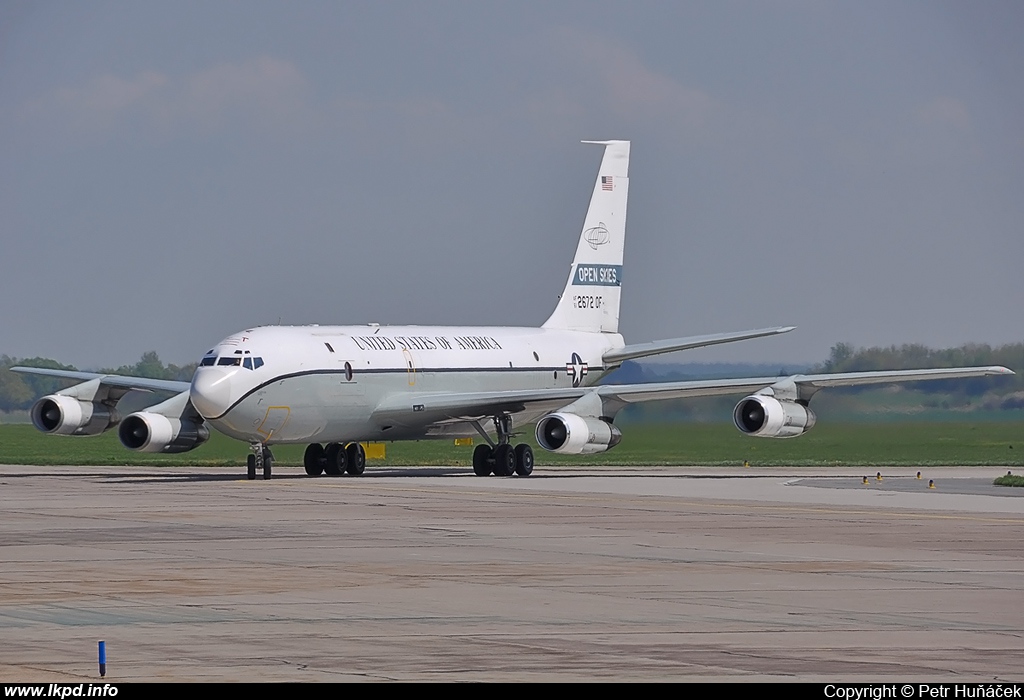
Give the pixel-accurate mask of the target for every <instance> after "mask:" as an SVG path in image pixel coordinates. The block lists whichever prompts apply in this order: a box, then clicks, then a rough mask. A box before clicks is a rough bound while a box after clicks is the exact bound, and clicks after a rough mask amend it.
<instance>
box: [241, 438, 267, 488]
mask: <svg viewBox="0 0 1024 700" xmlns="http://www.w3.org/2000/svg"><path fill="white" fill-rule="evenodd" d="M249 447H250V448H251V449H252V454H251V455H249V456H248V457H247V459H246V460H245V463H246V466H247V467H248V470H247V473H246V476H247V477H248V478H249V481H252V480H253V479H255V478H256V472H263V478H264V479H269V478H270V471H271V469H272V468H273V466H274V454H273V453H272V452H271V451H270V448H269V447H267V446H266V445H264V444H263V443H261V442H254V443H252V444H251V445H250V446H249Z"/></svg>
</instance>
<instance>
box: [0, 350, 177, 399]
mask: <svg viewBox="0 0 1024 700" xmlns="http://www.w3.org/2000/svg"><path fill="white" fill-rule="evenodd" d="M18 366H21V367H45V368H47V369H67V370H73V371H77V368H76V367H75V366H74V365H63V364H61V363H59V362H57V361H56V360H51V359H48V358H45V357H28V358H21V359H19V358H16V357H9V356H8V355H0V411H6V412H10V411H23V410H27V409H28V408H30V407H31V406H32V404H33V403H34V402H35V400H36V399H38V398H39V397H40V396H45V395H46V394H52V393H53V392H55V391H58V390H60V389H62V388H64V387H66V386H70V385H71V384H74V382H73V381H70V380H67V379H54V378H52V377H40V376H36V375H33V374H19V373H16V372H11V371H10V370H9V368H10V367H18ZM196 366H197V363H195V362H192V363H190V364H187V365H182V366H180V367H179V366H178V365H175V364H169V365H165V364H164V363H163V362H162V361H161V360H160V357H159V355H157V354H156V352H153V351H150V352H146V353H143V355H142V357H141V358H139V361H138V362H136V363H135V364H133V365H121V366H120V367H116V368H103V369H98V370H95V371H96V372H99V373H102V374H123V375H127V376H132V377H147V378H149V379H173V380H177V381H182V382H187V381H190V380H191V379H192V375H193V373H195V371H196ZM90 371H93V370H90Z"/></svg>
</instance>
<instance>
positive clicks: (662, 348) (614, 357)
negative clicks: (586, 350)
mask: <svg viewBox="0 0 1024 700" xmlns="http://www.w3.org/2000/svg"><path fill="white" fill-rule="evenodd" d="M794 328H796V326H779V327H777V328H759V329H757V330H754V331H739V332H737V333H714V334H712V335H692V336H690V337H688V338H669V339H668V340H655V341H653V342H650V343H638V344H636V345H627V346H626V347H624V348H620V349H618V350H609V351H608V352H606V353H605V354H604V358H603V359H604V363H605V366H609V365H611V366H614V365H618V364H621V363H622V362H624V361H625V360H635V359H636V358H638V357H649V356H651V355H661V354H662V353H666V352H675V351H677V350H690V349H693V348H703V347H707V346H708V345H721V344H722V343H735V342H736V341H738V340H750V339H751V338H763V337H765V336H768V335H778V334H780V333H789V332H790V331H791V330H793V329H794Z"/></svg>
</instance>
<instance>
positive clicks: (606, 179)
mask: <svg viewBox="0 0 1024 700" xmlns="http://www.w3.org/2000/svg"><path fill="white" fill-rule="evenodd" d="M601 189H602V190H604V191H605V192H611V191H612V176H611V175H602V176H601Z"/></svg>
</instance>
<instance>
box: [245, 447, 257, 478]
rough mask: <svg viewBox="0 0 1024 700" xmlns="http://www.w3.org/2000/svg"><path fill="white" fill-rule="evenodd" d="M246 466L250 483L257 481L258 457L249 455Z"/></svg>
mask: <svg viewBox="0 0 1024 700" xmlns="http://www.w3.org/2000/svg"><path fill="white" fill-rule="evenodd" d="M245 466H246V474H245V475H246V477H247V478H248V479H249V481H255V480H256V455H253V454H251V455H248V456H247V457H246V458H245Z"/></svg>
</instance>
